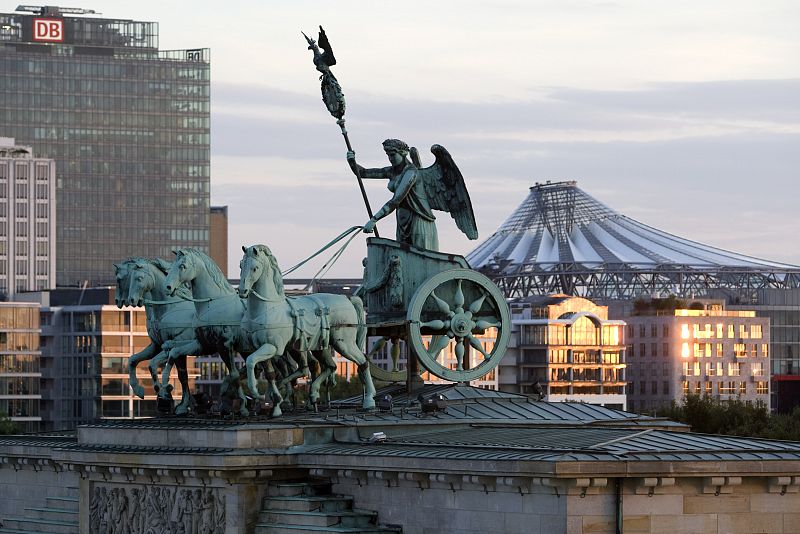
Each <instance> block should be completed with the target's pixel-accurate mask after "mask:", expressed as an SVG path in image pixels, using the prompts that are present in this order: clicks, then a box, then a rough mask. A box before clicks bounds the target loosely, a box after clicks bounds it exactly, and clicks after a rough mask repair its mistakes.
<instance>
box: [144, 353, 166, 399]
mask: <svg viewBox="0 0 800 534" xmlns="http://www.w3.org/2000/svg"><path fill="white" fill-rule="evenodd" d="M168 359H169V355H168V353H167V352H166V351H163V350H162V351H161V352H159V353H158V354H157V355H156V356H155V357H153V358H151V359H150V363H149V364H148V365H147V368H148V369H149V370H150V376H151V377H152V378H153V389H155V390H156V393H158V390H159V389H160V388H161V382H159V381H158V368H159V367H161V366H162V365H163V364H164V363H166V361H167V360H168Z"/></svg>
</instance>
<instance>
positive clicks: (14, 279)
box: [0, 127, 56, 298]
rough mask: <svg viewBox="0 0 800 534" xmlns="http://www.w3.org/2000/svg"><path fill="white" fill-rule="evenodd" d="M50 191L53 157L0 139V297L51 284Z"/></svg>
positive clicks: (52, 235)
mask: <svg viewBox="0 0 800 534" xmlns="http://www.w3.org/2000/svg"><path fill="white" fill-rule="evenodd" d="M1 128H2V127H0V129H1ZM55 192H56V174H55V163H54V162H53V160H52V159H46V158H37V157H34V154H33V149H32V148H31V147H29V146H19V145H17V144H16V143H15V141H14V139H10V138H6V137H0V295H5V296H6V298H9V297H11V296H12V295H13V294H14V293H16V292H18V291H35V290H41V289H49V288H51V287H55V282H56V237H55V235H56V201H55V198H56V195H55Z"/></svg>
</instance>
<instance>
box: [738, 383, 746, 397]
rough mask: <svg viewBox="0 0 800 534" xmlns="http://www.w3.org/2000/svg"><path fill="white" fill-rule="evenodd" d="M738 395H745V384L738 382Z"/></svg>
mask: <svg viewBox="0 0 800 534" xmlns="http://www.w3.org/2000/svg"><path fill="white" fill-rule="evenodd" d="M739 395H747V382H739Z"/></svg>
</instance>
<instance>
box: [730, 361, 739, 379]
mask: <svg viewBox="0 0 800 534" xmlns="http://www.w3.org/2000/svg"><path fill="white" fill-rule="evenodd" d="M740 373H741V368H740V366H739V362H729V363H728V376H739V374H740Z"/></svg>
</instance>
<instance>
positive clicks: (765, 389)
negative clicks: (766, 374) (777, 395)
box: [756, 382, 769, 395]
mask: <svg viewBox="0 0 800 534" xmlns="http://www.w3.org/2000/svg"><path fill="white" fill-rule="evenodd" d="M756 393H757V394H759V395H766V394H767V393H769V386H768V385H767V382H756Z"/></svg>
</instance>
